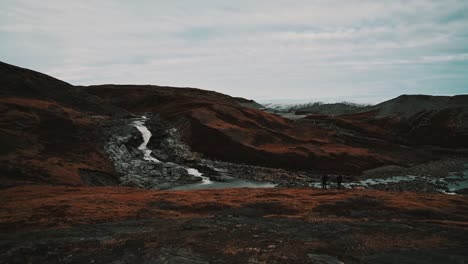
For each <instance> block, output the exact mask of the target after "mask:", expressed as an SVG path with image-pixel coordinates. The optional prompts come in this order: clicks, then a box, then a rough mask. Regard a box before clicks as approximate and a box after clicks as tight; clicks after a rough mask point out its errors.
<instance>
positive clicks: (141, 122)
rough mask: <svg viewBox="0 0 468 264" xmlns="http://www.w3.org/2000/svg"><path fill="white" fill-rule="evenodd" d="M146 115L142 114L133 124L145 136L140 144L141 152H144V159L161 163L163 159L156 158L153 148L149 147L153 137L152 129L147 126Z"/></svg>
mask: <svg viewBox="0 0 468 264" xmlns="http://www.w3.org/2000/svg"><path fill="white" fill-rule="evenodd" d="M146 119H147V118H146V116H142V117H141V119H140V120H136V121H134V122H133V126H134V127H135V128H136V129H138V131H140V133H141V136H142V137H143V143H141V144H140V146H139V147H138V149H139V150H141V152H143V159H144V160H147V161H151V162H156V163H160V162H161V161H160V160H158V159H156V158H155V157H153V156H151V152H152V151H151V150H150V149H148V147H147V145H148V142H149V141H150V139H151V136H152V135H151V131H149V129H148V128H147V127H146V126H145V123H146Z"/></svg>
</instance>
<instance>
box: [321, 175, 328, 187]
mask: <svg viewBox="0 0 468 264" xmlns="http://www.w3.org/2000/svg"><path fill="white" fill-rule="evenodd" d="M327 180H328V175H326V174H323V175H322V189H327Z"/></svg>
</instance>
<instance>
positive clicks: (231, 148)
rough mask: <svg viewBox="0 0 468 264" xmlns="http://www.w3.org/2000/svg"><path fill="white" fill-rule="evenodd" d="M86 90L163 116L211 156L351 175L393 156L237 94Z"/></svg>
mask: <svg viewBox="0 0 468 264" xmlns="http://www.w3.org/2000/svg"><path fill="white" fill-rule="evenodd" d="M83 89H84V90H85V91H86V92H89V93H91V94H93V95H96V96H99V97H100V98H102V99H103V100H104V101H106V102H107V103H109V104H114V105H116V106H118V107H122V108H124V109H126V110H128V111H130V112H132V113H138V114H140V115H143V114H146V113H153V114H158V115H160V116H161V117H162V118H164V119H165V120H168V121H170V122H171V123H172V124H173V125H174V126H175V127H177V128H178V130H179V131H180V132H181V133H182V135H183V140H184V141H185V142H186V143H187V144H189V145H190V147H191V148H192V150H193V151H196V152H199V153H202V154H204V155H205V156H207V157H209V158H214V159H221V160H225V161H230V162H240V163H248V164H254V165H262V166H273V167H282V168H294V169H298V168H299V169H310V170H315V171H329V172H347V173H353V172H357V171H361V170H363V169H366V168H371V167H375V166H378V165H380V164H384V163H386V162H387V163H390V162H392V161H391V160H393V158H392V157H389V156H388V155H386V154H384V153H383V152H382V151H374V150H373V149H371V148H370V147H371V146H372V145H373V142H372V141H367V142H364V144H363V142H352V141H349V142H348V141H346V142H343V141H337V140H336V139H335V135H334V134H333V133H329V132H328V131H325V130H323V129H320V128H314V127H313V126H309V125H304V124H299V123H296V122H293V121H291V120H288V119H285V118H282V117H280V116H277V115H275V114H272V113H267V112H264V111H260V110H256V109H253V108H249V107H244V106H242V105H240V104H239V102H238V100H236V99H235V98H232V97H230V96H226V95H223V94H219V93H215V92H210V91H204V90H200V89H190V88H173V87H159V86H122V85H102V86H90V87H84V88H83ZM361 141H362V140H361ZM220 146H222V148H221V147H220ZM336 164H339V166H336Z"/></svg>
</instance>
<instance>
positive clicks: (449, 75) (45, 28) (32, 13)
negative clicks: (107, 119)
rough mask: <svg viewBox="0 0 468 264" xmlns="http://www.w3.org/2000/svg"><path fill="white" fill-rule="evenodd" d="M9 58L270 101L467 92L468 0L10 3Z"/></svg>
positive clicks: (0, 7) (0, 46)
mask: <svg viewBox="0 0 468 264" xmlns="http://www.w3.org/2000/svg"><path fill="white" fill-rule="evenodd" d="M0 60H1V61H4V62H7V63H10V64H15V65H18V66H21V67H26V68H31V69H34V70H36V71H40V72H44V73H46V74H49V75H52V76H54V77H56V78H59V79H62V80H64V81H67V82H70V83H72V84H76V85H88V84H103V83H119V84H156V85H171V86H189V87H198V88H203V89H208V90H216V91H219V92H222V93H227V94H230V95H234V96H243V97H248V98H253V99H256V100H260V101H265V100H270V99H291V100H293V99H296V100H310V101H315V100H324V101H334V100H337V101H341V100H349V101H355V102H366V103H372V102H379V101H382V100H386V99H389V98H392V97H395V96H398V95H400V94H447V95H452V94H460V93H468V1H467V0H437V1H423V0H415V1H413V0H404V1H398V0H389V1H385V0H382V1H376V0H369V1H366V0H342V1H336V0H284V1H283V0H255V1H254V0H235V1H232V0H229V1H223V0H185V1H184V0H173V1H162V0H140V1H128V0H125V1H124V0H114V1H107V0H86V1H85V0H81V1H79V0H73V1H72V0H70V1H65V0H41V1H37V0H0Z"/></svg>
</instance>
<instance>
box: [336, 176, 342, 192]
mask: <svg viewBox="0 0 468 264" xmlns="http://www.w3.org/2000/svg"><path fill="white" fill-rule="evenodd" d="M342 181H343V175H338V176H336V187H337V188H338V190H340V189H341V182H342Z"/></svg>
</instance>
